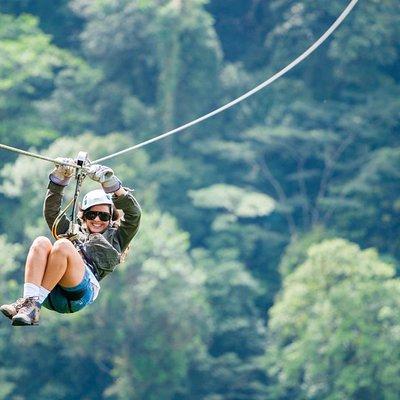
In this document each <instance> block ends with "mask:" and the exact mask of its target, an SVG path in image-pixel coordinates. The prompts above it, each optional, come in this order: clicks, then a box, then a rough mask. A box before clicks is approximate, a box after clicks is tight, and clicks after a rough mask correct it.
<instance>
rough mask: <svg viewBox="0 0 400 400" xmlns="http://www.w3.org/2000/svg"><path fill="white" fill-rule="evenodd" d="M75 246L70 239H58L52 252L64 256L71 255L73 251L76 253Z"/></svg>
mask: <svg viewBox="0 0 400 400" xmlns="http://www.w3.org/2000/svg"><path fill="white" fill-rule="evenodd" d="M74 250H75V247H74V245H73V244H72V243H71V242H70V241H69V240H68V239H58V240H57V241H56V242H55V243H54V245H53V248H52V252H53V253H54V252H57V253H62V254H66V255H68V254H70V253H71V251H74Z"/></svg>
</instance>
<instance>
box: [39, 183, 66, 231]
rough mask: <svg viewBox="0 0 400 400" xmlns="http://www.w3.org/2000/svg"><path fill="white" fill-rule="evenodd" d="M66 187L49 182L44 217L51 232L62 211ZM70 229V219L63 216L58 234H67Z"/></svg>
mask: <svg viewBox="0 0 400 400" xmlns="http://www.w3.org/2000/svg"><path fill="white" fill-rule="evenodd" d="M63 193H64V187H63V186H60V185H56V184H55V183H53V182H49V185H48V187H47V193H46V197H45V199H44V204H43V215H44V218H45V220H46V222H47V225H48V226H49V228H50V230H51V228H52V226H53V224H54V221H55V219H56V218H57V216H58V214H59V213H60V210H61V204H62V200H63ZM68 228H69V219H68V218H67V217H66V216H65V215H63V216H62V218H61V220H60V222H59V224H58V227H57V233H58V234H62V233H65V232H67V230H68Z"/></svg>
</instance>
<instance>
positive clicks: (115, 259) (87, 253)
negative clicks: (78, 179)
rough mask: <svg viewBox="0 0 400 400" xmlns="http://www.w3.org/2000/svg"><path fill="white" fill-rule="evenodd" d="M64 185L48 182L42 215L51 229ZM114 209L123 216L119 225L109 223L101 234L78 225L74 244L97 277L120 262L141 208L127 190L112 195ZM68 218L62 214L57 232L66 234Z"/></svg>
mask: <svg viewBox="0 0 400 400" xmlns="http://www.w3.org/2000/svg"><path fill="white" fill-rule="evenodd" d="M63 193H64V187H63V186H60V185H56V184H55V183H53V182H50V183H49V186H48V190H47V193H46V197H45V200H44V205H43V214H44V217H45V219H46V222H47V225H48V226H49V228H50V229H52V226H53V223H54V221H55V219H56V218H57V216H58V214H59V213H60V210H61V205H62V200H63ZM112 200H113V202H114V205H115V207H116V208H117V209H119V210H122V211H123V213H124V216H123V218H122V220H121V221H120V224H119V225H117V226H116V225H110V226H109V227H108V228H107V230H106V231H105V232H103V233H101V234H100V233H97V234H92V233H90V232H88V231H87V230H86V229H84V228H83V227H82V226H81V227H80V235H79V236H80V241H79V242H78V243H77V247H78V249H79V250H80V251H81V253H82V255H83V258H84V259H85V261H86V262H87V263H88V264H90V266H91V267H92V270H94V272H95V275H96V277H97V278H98V279H99V280H101V279H103V278H104V277H105V276H106V275H108V274H109V273H110V272H112V271H113V270H114V269H115V267H116V266H117V265H118V264H119V263H120V258H121V253H122V252H123V251H124V250H126V249H127V247H128V246H129V243H130V242H131V240H132V239H133V237H134V236H135V235H136V233H137V231H138V229H139V223H140V217H141V209H140V205H139V203H138V202H137V201H136V199H135V198H134V197H133V196H132V194H131V192H130V191H128V192H127V193H126V194H125V195H123V196H119V197H117V196H115V195H113V196H112ZM69 222H70V220H69V219H68V218H67V217H66V216H65V215H64V216H63V217H62V218H61V220H60V222H59V224H58V226H57V234H58V235H61V234H63V233H66V232H67V230H68V228H69Z"/></svg>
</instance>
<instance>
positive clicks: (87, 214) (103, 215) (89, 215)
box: [83, 211, 111, 222]
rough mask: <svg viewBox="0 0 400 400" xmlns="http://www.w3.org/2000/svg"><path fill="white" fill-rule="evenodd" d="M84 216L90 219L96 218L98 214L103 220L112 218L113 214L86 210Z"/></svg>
mask: <svg viewBox="0 0 400 400" xmlns="http://www.w3.org/2000/svg"><path fill="white" fill-rule="evenodd" d="M83 216H84V217H85V218H86V219H88V220H90V221H92V220H94V219H96V217H97V216H98V217H99V218H100V221H103V222H105V221H109V220H110V219H111V214H110V213H108V212H104V211H85V212H84V213H83Z"/></svg>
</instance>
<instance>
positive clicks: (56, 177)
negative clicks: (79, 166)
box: [49, 157, 75, 186]
mask: <svg viewBox="0 0 400 400" xmlns="http://www.w3.org/2000/svg"><path fill="white" fill-rule="evenodd" d="M57 161H59V162H60V163H68V164H75V160H73V159H72V158H62V157H57V158H56V163H55V165H56V167H55V168H54V169H53V171H51V172H50V175H49V179H50V180H51V181H52V182H53V183H55V184H57V185H60V186H67V185H68V183H69V181H70V180H71V177H72V175H74V173H75V168H74V167H70V166H68V165H62V164H57Z"/></svg>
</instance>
